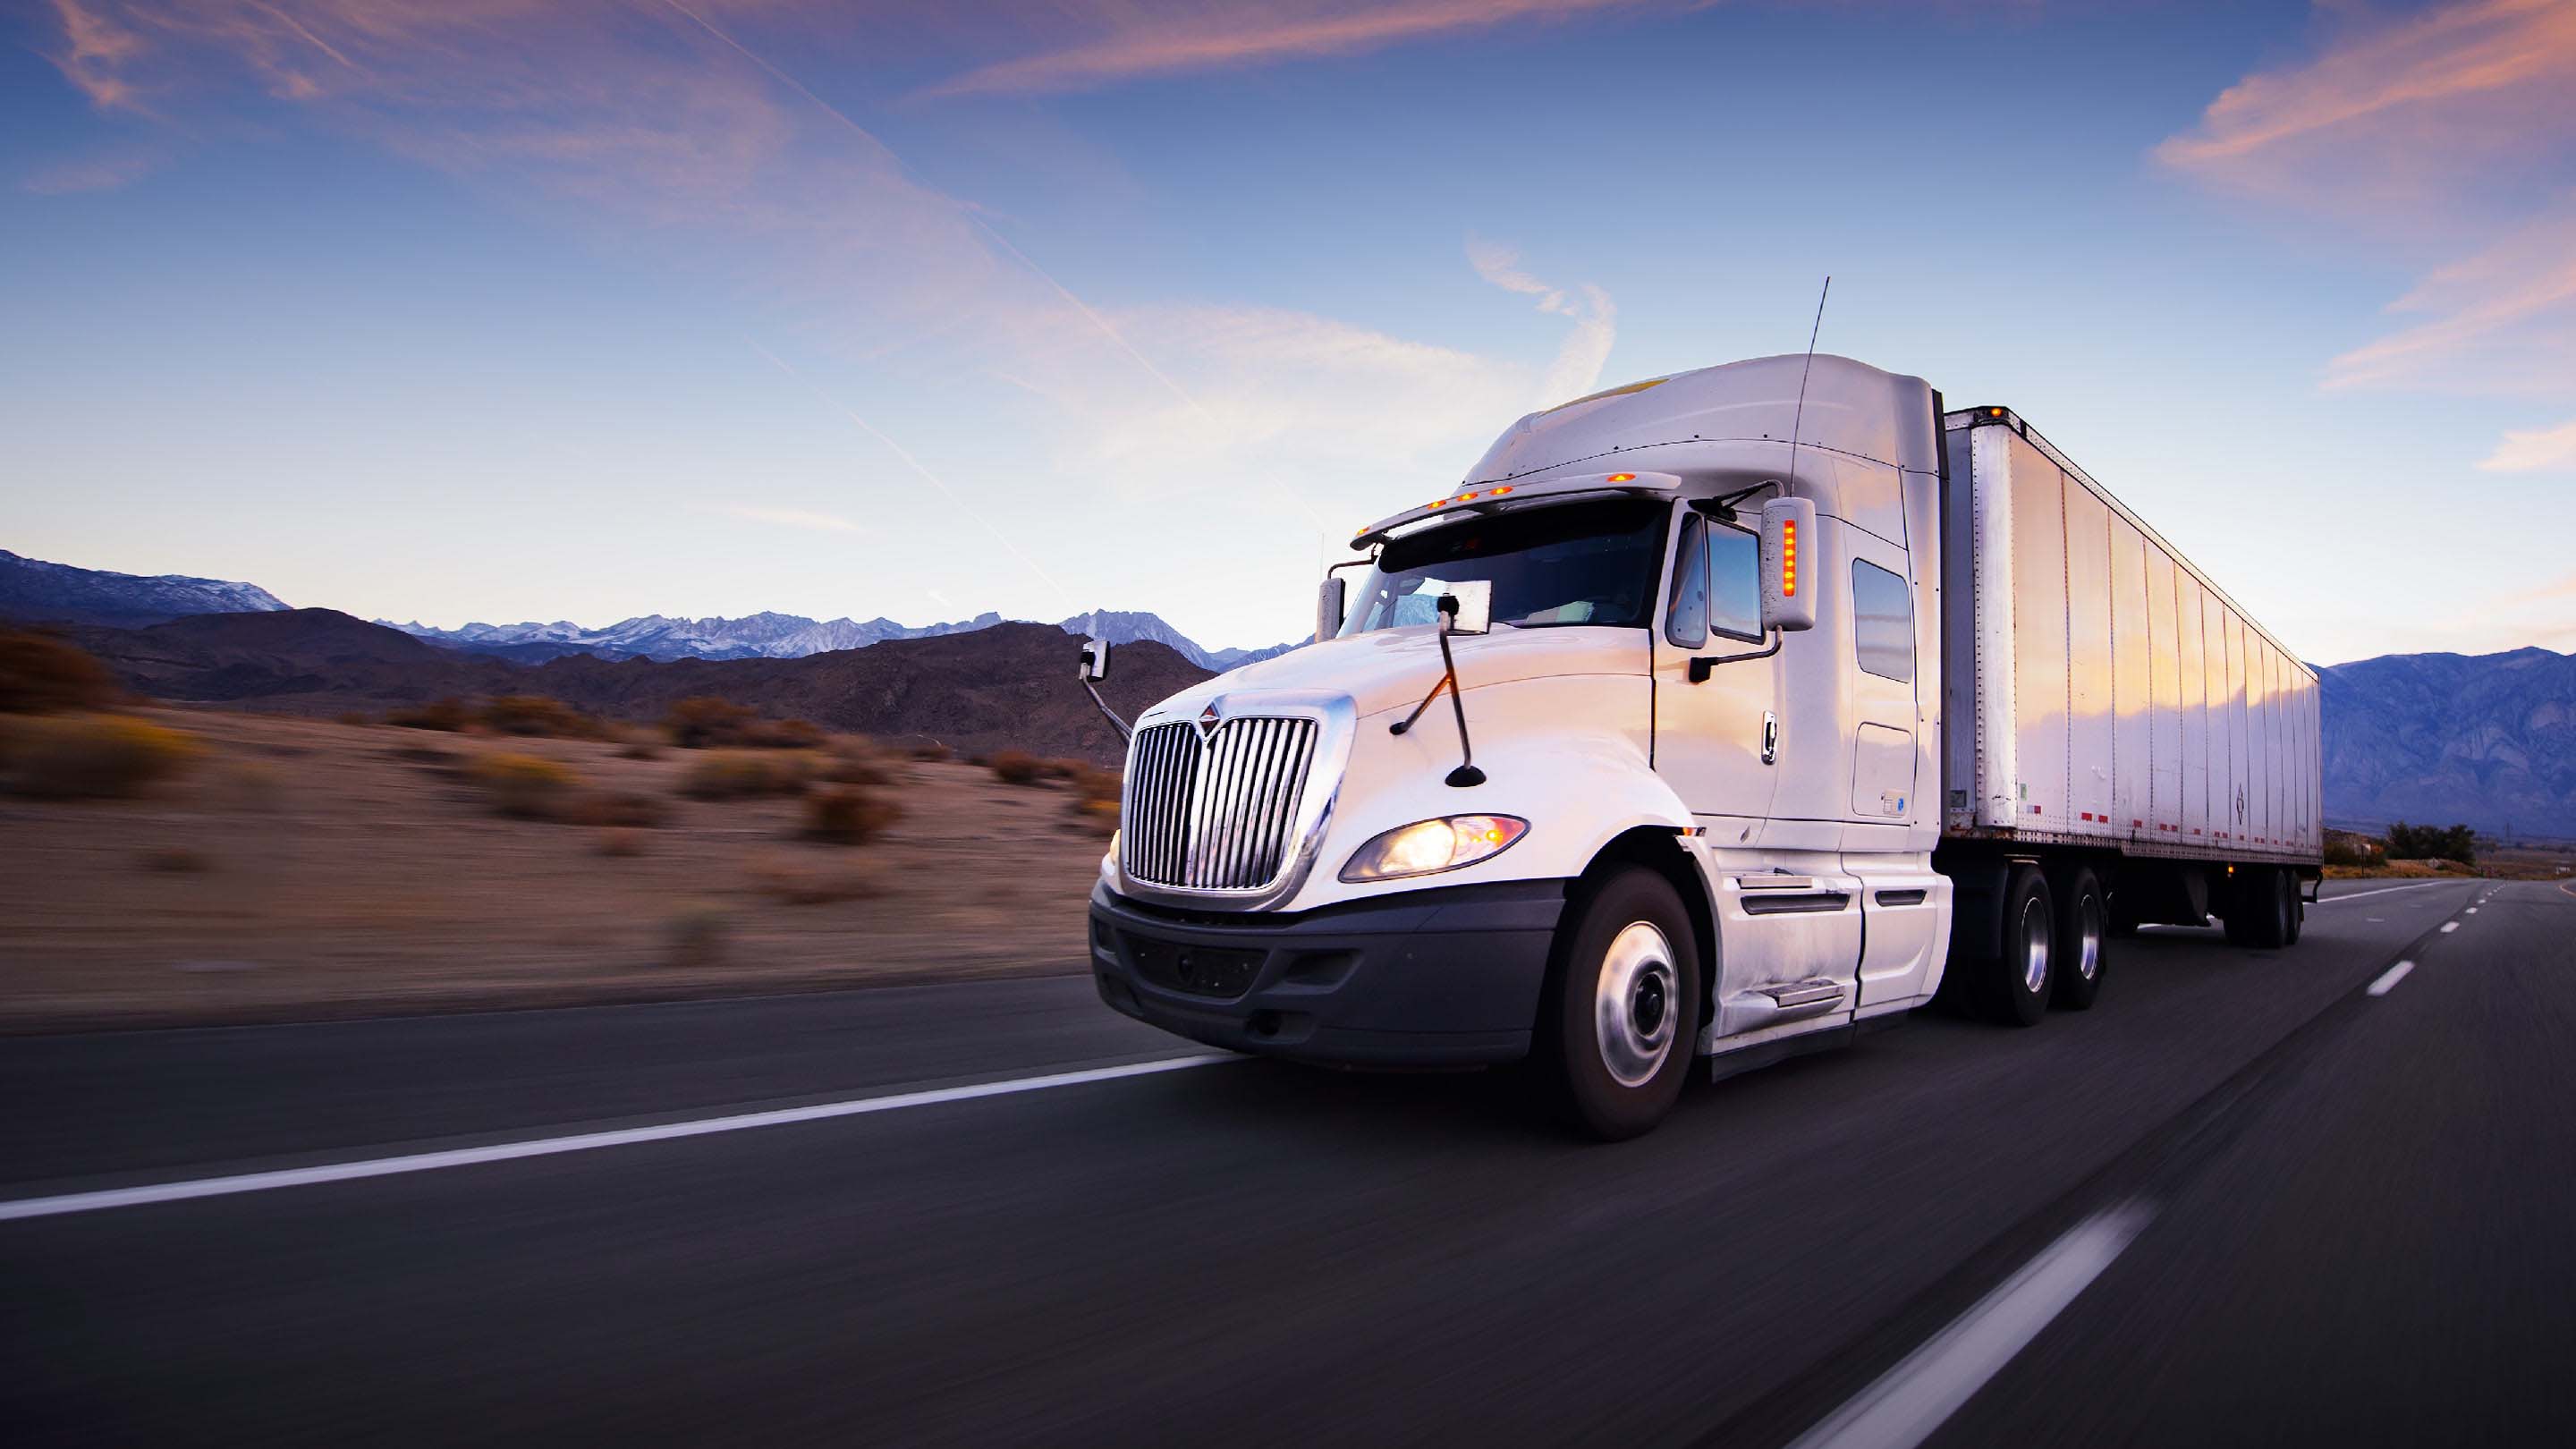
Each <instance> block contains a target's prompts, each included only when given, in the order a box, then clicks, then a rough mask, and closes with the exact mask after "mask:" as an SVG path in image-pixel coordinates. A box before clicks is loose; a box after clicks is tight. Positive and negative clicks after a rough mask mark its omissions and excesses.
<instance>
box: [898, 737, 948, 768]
mask: <svg viewBox="0 0 2576 1449" xmlns="http://www.w3.org/2000/svg"><path fill="white" fill-rule="evenodd" d="M904 754H906V755H907V756H909V757H911V758H912V759H915V760H919V761H921V762H922V763H924V764H930V765H935V764H938V763H939V762H941V761H943V760H945V759H947V758H948V747H947V746H946V745H943V744H941V743H940V742H939V741H937V740H915V741H914V742H912V743H911V744H909V745H906V746H905V747H904Z"/></svg>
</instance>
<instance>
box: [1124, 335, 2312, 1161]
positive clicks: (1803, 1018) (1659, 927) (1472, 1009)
mask: <svg viewBox="0 0 2576 1449" xmlns="http://www.w3.org/2000/svg"><path fill="white" fill-rule="evenodd" d="M1352 546H1353V548H1354V549H1355V550H1358V551H1360V553H1361V554H1362V557H1361V558H1360V559H1359V560H1358V561H1357V562H1355V563H1353V564H1349V565H1344V566H1343V569H1355V570H1359V571H1360V572H1359V576H1358V577H1357V578H1356V580H1353V579H1347V578H1344V577H1342V576H1341V574H1342V570H1336V571H1335V573H1334V574H1333V575H1332V576H1330V577H1328V579H1327V581H1326V582H1325V584H1324V586H1323V589H1322V594H1321V599H1320V602H1319V607H1318V618H1317V629H1316V639H1315V642H1314V643H1313V644H1311V645H1308V646H1306V647H1303V648H1300V649H1297V650H1295V651H1293V652H1291V653H1289V654H1286V655H1283V656H1280V657H1278V658H1275V659H1270V660H1267V661H1264V662H1262V663H1258V664H1253V665H1249V666H1246V667H1244V668H1240V669H1236V670H1233V671H1231V672H1229V673H1226V674H1222V675H1219V676H1217V677H1215V678H1213V679H1209V680H1207V681H1205V682H1204V683H1201V684H1198V685H1195V686H1193V687H1191V688H1189V689H1186V690H1183V691H1182V692H1180V693H1178V694H1175V695H1173V696H1172V697H1170V698H1169V699H1166V700H1164V701H1162V702H1161V703H1159V704H1157V705H1155V706H1154V707H1153V708H1151V709H1149V710H1146V711H1145V712H1144V713H1143V714H1142V715H1141V716H1139V717H1138V718H1137V719H1136V720H1135V722H1134V726H1133V733H1132V738H1131V740H1130V743H1129V747H1128V755H1127V769H1126V784H1125V790H1124V798H1123V800H1122V801H1121V824H1120V829H1119V834H1118V836H1117V838H1116V839H1115V841H1114V842H1113V845H1112V848H1111V850H1110V851H1109V854H1108V855H1107V857H1106V858H1105V859H1103V860H1102V862H1101V871H1100V881H1099V884H1098V886H1097V888H1096V889H1095V890H1094V891H1093V893H1092V897H1091V929H1090V946H1091V961H1092V967H1093V970H1094V973H1095V975H1096V978H1097V982H1098V986H1099V990H1100V994H1101V996H1102V998H1103V999H1104V1000H1105V1001H1106V1002H1107V1003H1108V1004H1109V1005H1110V1006H1112V1007H1114V1008H1116V1009H1117V1010H1119V1011H1122V1012H1125V1013H1126V1014H1128V1015H1130V1016H1133V1017H1136V1018H1138V1019H1140V1020H1143V1021H1147V1022H1151V1023H1153V1024H1154V1025H1157V1026H1160V1027H1163V1028H1166V1029H1168V1030H1170V1031H1173V1032H1177V1033H1179V1034H1180V1035H1183V1036H1186V1037H1190V1038H1194V1039H1196V1040H1198V1041H1201V1042H1206V1043H1210V1044H1213V1045H1216V1046H1220V1047H1226V1048H1231V1049H1234V1050H1238V1051H1244V1052H1253V1053H1262V1054H1269V1055H1275V1056H1283V1057H1292V1058H1298V1059H1302V1060H1309V1061H1319V1062H1327V1063H1336V1064H1385V1065H1432V1064H1442V1065H1456V1064H1473V1063H1504V1062H1513V1061H1519V1060H1522V1059H1524V1058H1532V1059H1535V1061H1534V1065H1535V1066H1536V1067H1537V1069H1538V1070H1539V1071H1540V1072H1542V1073H1543V1074H1544V1075H1545V1077H1546V1079H1547V1080H1548V1081H1550V1082H1551V1083H1552V1084H1553V1085H1554V1086H1555V1087H1556V1088H1557V1089H1558V1091H1559V1092H1560V1094H1561V1097H1562V1100H1563V1101H1564V1102H1565V1104H1566V1105H1567V1106H1568V1107H1569V1108H1570V1109H1571V1112H1572V1114H1573V1115H1574V1117H1575V1119H1576V1120H1577V1121H1578V1122H1579V1123H1580V1124H1581V1125H1582V1126H1583V1127H1585V1128H1587V1129H1588V1130H1589V1131H1591V1132H1593V1133H1595V1134H1598V1135H1600V1136H1604V1137H1620V1136H1627V1135H1631V1134H1634V1133H1637V1132H1640V1131H1643V1130H1645V1129H1646V1128H1648V1127H1651V1126H1652V1125H1653V1124H1654V1123H1655V1122H1656V1121H1658V1120H1659V1119H1660V1118H1661V1117H1662V1116H1663V1115H1664V1114H1665V1113H1666V1112H1667V1111H1669V1110H1670V1108H1671V1106H1672V1104H1673V1102H1674V1101H1675V1099H1676V1098H1677V1096H1678V1095H1679V1093H1680V1090H1681V1086H1682V1082H1683V1079H1684V1076H1685V1075H1686V1074H1687V1073H1688V1072H1690V1071H1691V1070H1692V1068H1693V1064H1694V1062H1695V1061H1697V1060H1701V1059H1705V1060H1707V1061H1708V1062H1709V1063H1710V1064H1711V1070H1712V1071H1713V1072H1714V1073H1716V1074H1719V1075H1724V1074H1727V1073H1731V1072H1734V1071H1738V1070H1741V1069H1743V1068H1745V1067H1747V1066H1752V1065H1757V1064H1760V1063H1762V1062H1767V1061H1770V1060H1774V1059H1777V1058H1779V1057H1781V1056H1784V1055H1788V1054H1791V1053H1794V1052H1801V1051H1806V1050H1810V1049H1813V1048H1816V1047H1820V1046H1825V1045H1830V1044H1835V1043H1839V1042H1843V1041H1848V1040H1850V1039H1851V1038H1853V1037H1855V1036H1857V1035H1859V1034H1861V1033H1863V1032H1866V1031H1869V1030H1871V1029H1873V1028H1877V1027H1880V1026H1886V1025H1893V1024H1896V1023H1898V1022H1901V1021H1902V1020H1903V1019H1904V1017H1905V1015H1906V1013H1908V1012H1910V1011H1913V1010H1914V1009H1915V1008H1917V1007H1920V1006H1923V1005H1925V1004H1927V1003H1929V1002H1930V1001H1931V1000H1932V999H1933V996H1934V994H1935V992H1936V991H1939V990H1942V989H1944V987H1945V985H1946V988H1947V991H1948V993H1949V994H1951V995H1953V996H1955V997H1956V998H1957V999H1958V1000H1960V1001H1961V1002H1962V1003H1964V1004H1966V1005H1967V1006H1969V1007H1971V1008H1972V1009H1973V1010H1974V1011H1976V1012H1977V1013H1979V1014H1981V1015H1983V1016H1986V1017H1988V1018H1990V1019H1993V1020H1995V1021H1998V1022H2002V1023H2007V1024H2017V1025H2021V1026H2029V1025H2032V1024H2034V1023H2036V1022H2038V1021H2039V1020H2040V1019H2041V1017H2042V1016H2043V1015H2044V1013H2045V1012H2046V1011H2047V1009H2048V1008H2050V1007H2051V1006H2055V1007H2060V1008H2065V1009H2069V1010H2082V1009H2084V1008H2087V1007H2089V1006H2091V1005H2092V1004H2093V1003H2094V1001H2095V998H2096V994H2097V993H2098V992H2100V991H2101V989H2102V985H2103V979H2104V975H2105V968H2106V966H2107V964H2108V959H2109V957H2110V955H2111V948H2112V942H2113V940H2114V939H2115V938H2117V937H2119V936H2122V935H2124V934H2126V933H2128V932H2129V931H2131V930H2133V929H2134V928H2135V927H2136V926H2138V925H2140V924H2144V923H2182V924H2190V925H2204V924H2206V923H2207V921H2208V919H2209V918H2210V916H2212V915H2216V916H2218V917H2221V918H2223V920H2224V922H2225V925H2226V929H2227V935H2228V938H2229V939H2230V940H2232V941H2234V942H2236V943H2238V944H2239V945H2242V946H2247V947H2254V948H2264V949H2277V948H2281V947H2285V946H2288V945H2290V944H2291V943H2293V942H2295V941H2296V940H2297V939H2298V936H2299V928H2300V920H2301V912H2302V908H2303V904H2304V900H2305V899H2306V898H2308V896H2309V893H2308V892H2305V891H2303V890H2302V882H2306V881H2313V880H2315V879H2316V878H2317V877H2318V875H2319V866H2320V845H2321V834H2320V821H2319V814H2320V810H2319V807H2320V801H2319V748H2318V734H2317V724H2318V721H2317V685H2316V677H2315V675H2314V674H2313V673H2312V672H2311V671H2310V670H2309V669H2308V668H2307V667H2306V666H2305V665H2303V664H2301V663H2300V662H2299V660H2298V659H2297V657H2296V656H2295V655H2293V654H2292V653H2291V652H2290V651H2289V650H2288V649H2286V648H2284V647H2283V646H2282V645H2281V644H2280V643H2279V641H2277V640H2275V639H2274V638H2272V636H2271V635H2269V634H2268V633H2266V632H2264V630H2263V629H2262V628H2261V626H2259V625H2257V624H2255V623H2254V622H2253V621H2252V620H2251V619H2249V618H2248V617H2246V615H2245V613H2244V611H2243V610H2242V609H2240V608H2238V607H2237V606H2236V605H2235V603H2234V602H2233V601H2232V600H2230V599H2229V598H2228V596H2227V595H2226V593H2225V592H2223V591H2222V590H2221V589H2220V588H2219V587H2218V586H2217V585H2216V584H2215V583H2213V582H2211V581H2210V580H2209V578H2208V577H2207V576H2206V575H2204V574H2202V573H2201V572H2200V570H2199V569H2197V568H2195V567H2193V566H2192V565H2191V564H2190V563H2189V562H2188V561H2187V560H2185V559H2184V558H2183V557H2182V556H2181V555H2180V554H2179V553H2177V552H2176V551H2175V550H2174V549H2173V548H2172V547H2171V546H2170V545H2168V544H2167V543H2166V542H2165V541H2164V540H2163V539H2162V538H2161V537H2159V536H2158V535H2157V533H2156V532H2155V530H2154V529H2152V528H2150V527H2149V526H2148V525H2147V524H2146V523H2144V522H2143V521H2141V520H2140V519H2139V518H2138V517H2137V516H2136V515H2135V514H2133V513H2131V512H2130V511H2129V510H2128V509H2126V508H2125V507H2123V506H2121V504H2120V503H2119V501H2118V500H2116V499H2114V498H2113V497H2112V496H2111V495H2110V494H2109V493H2108V492H2107V491H2106V490H2104V489H2103V488H2102V487H2101V486H2100V485H2099V484H2097V483H2095V482H2094V481H2093V480H2092V479H2091V478H2090V477H2088V476H2087V475H2086V474H2085V473H2084V472H2083V471H2082V470H2081V469H2079V468H2078V467H2076V466H2075V464H2073V463H2072V462H2070V461H2068V459H2067V458H2066V457H2065V455H2063V454H2062V453H2060V452H2058V451H2057V450H2056V449H2055V448H2053V447H2051V446H2050V445H2049V444H2048V443H2047V441H2046V440H2044V439H2043V438H2042V437H2041V436H2040V435H2039V434H2038V433H2037V432H2035V431H2033V430H2032V429H2031V428H2030V427H2029V426H2028V424H2026V423H2024V422H2023V421H2022V419H2021V418H2020V417H2019V416H2017V415H2016V414H2015V413H2014V412H2013V411H2012V410H2010V409H2008V408H2002V407H1979V408H1970V409H1967V410H1964V411H1957V412H1947V413H1945V412H1944V411H1943V407H1942V401H1941V396H1940V394H1939V393H1937V392H1935V391H1934V390H1933V389H1932V388H1931V387H1930V386H1929V385H1928V384H1926V383H1925V382H1924V381H1923V380H1922V379H1920V378H1915V377H1906V376H1901V375H1897V374H1892V373H1887V372H1882V371H1879V370H1878V369H1876V368H1872V367H1869V366H1866V365H1864V364H1861V363H1858V362H1854V361H1851V360H1849V359H1845V358H1839V357H1830V356H1815V357H1813V358H1806V357H1799V356H1786V357H1769V358H1761V359H1757V360H1753V361H1747V362H1738V363H1732V364H1728V365H1725V366H1721V367H1712V368H1706V369H1702V370H1700V371H1695V372H1686V373H1679V374H1676V375H1674V376H1670V377H1663V378H1656V379H1653V380H1650V381H1647V382H1642V383H1637V384H1634V385H1631V386H1628V387H1621V388H1614V389H1611V390H1610V391H1607V392H1602V393H1597V394H1594V395H1593V396H1591V397H1587V398H1582V399H1578V400H1577V401H1574V402H1571V403H1567V404H1565V405H1564V406H1562V407H1558V408H1553V409H1551V410H1549V411H1547V412H1543V413H1537V414H1533V415H1531V416H1529V417H1525V418H1522V419H1521V420H1520V421H1518V422H1516V423H1514V424H1513V425H1512V426H1511V427H1510V428H1509V429H1508V430H1506V431H1505V432H1504V434H1503V435H1502V437H1501V438H1500V439H1499V440H1497V441H1496V442H1495V443H1494V445H1493V447H1492V448H1491V449H1490V450H1489V451H1488V452H1487V453H1486V454H1485V456H1484V458H1483V459H1482V461H1480V462H1478V463H1477V464H1476V466H1475V467H1474V469H1472V470H1471V471H1470V472H1469V473H1468V475H1467V478H1466V481H1465V482H1464V483H1463V484H1461V485H1460V486H1459V487H1458V488H1456V489H1454V490H1452V491H1450V492H1449V493H1447V494H1444V495H1443V496H1441V497H1440V498H1438V499H1435V500H1432V501H1431V502H1428V503H1425V504H1423V505H1421V506H1419V507H1415V508H1409V509H1406V510H1404V511H1403V512H1400V513H1397V514H1395V515H1393V516H1392V517H1389V518H1386V519H1383V520H1381V521H1380V522H1377V523H1374V524H1371V525H1370V526H1368V527H1367V528H1364V529H1362V530H1360V531H1359V533H1358V535H1357V536H1356V537H1355V538H1354V539H1353V540H1352ZM1107 667H1108V650H1107V646H1106V645H1103V644H1098V643H1092V644H1087V645H1086V646H1085V651H1084V663H1083V673H1084V676H1085V678H1086V679H1087V680H1088V679H1098V678H1102V677H1105V675H1106V673H1107ZM1113 718H1114V716H1113ZM1122 727H1123V726H1122Z"/></svg>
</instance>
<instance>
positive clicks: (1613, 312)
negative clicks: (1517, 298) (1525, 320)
mask: <svg viewBox="0 0 2576 1449" xmlns="http://www.w3.org/2000/svg"><path fill="white" fill-rule="evenodd" d="M1467 264H1468V265H1469V266H1471V267H1474V268H1475V269H1476V275H1477V276H1480V277H1482V278H1484V279H1485V280H1486V281H1488V282H1490V283H1492V284H1493V285H1495V286H1497V287H1500V288H1502V289H1503V290H1504V291H1506V292H1513V293H1517V294H1519V295H1521V296H1524V297H1536V298H1538V309H1539V310H1540V311H1542V312H1547V313H1552V314H1554V315H1556V316H1559V317H1569V318H1572V319H1573V321H1574V329H1573V330H1572V331H1571V332H1569V333H1567V334H1566V338H1565V341H1564V343H1563V344H1562V345H1560V346H1559V347H1558V349H1557V354H1556V360H1555V361H1554V362H1552V363H1551V364H1549V366H1548V370H1547V375H1546V377H1545V378H1544V379H1543V380H1542V381H1541V383H1540V384H1539V394H1538V406H1540V407H1553V406H1555V405H1556V404H1558V403H1561V402H1565V401H1567V400H1568V399H1571V398H1577V397H1581V396H1582V395H1584V394H1585V393H1588V392H1590V391H1592V389H1593V386H1594V385H1595V384H1596V383H1598V382H1599V381H1600V380H1601V369H1602V366H1603V365H1604V364H1606V363H1607V362H1609V360H1610V348H1611V345H1612V344H1613V343H1614V342H1616V341H1617V340H1618V336H1619V326H1618V322H1619V309H1618V307H1617V306H1616V305H1615V304H1613V303H1612V302H1611V300H1610V294H1609V293H1607V292H1605V291H1603V290H1601V289H1600V288H1599V287H1596V286H1594V285H1593V284H1591V283H1590V282H1584V283H1581V284H1579V285H1577V286H1575V287H1573V288H1572V289H1570V290H1569V289H1563V288H1558V287H1552V286H1549V285H1548V284H1547V283H1545V282H1542V281H1540V280H1539V279H1538V278H1536V277H1534V276H1531V275H1530V274H1529V273H1528V272H1527V271H1525V270H1523V269H1522V267H1521V258H1520V253H1518V252H1516V251H1514V250H1512V249H1511V248H1510V247H1506V246H1503V245H1501V244H1499V243H1496V242H1491V241H1487V240H1485V239H1483V238H1481V237H1473V236H1471V237H1469V238H1467Z"/></svg>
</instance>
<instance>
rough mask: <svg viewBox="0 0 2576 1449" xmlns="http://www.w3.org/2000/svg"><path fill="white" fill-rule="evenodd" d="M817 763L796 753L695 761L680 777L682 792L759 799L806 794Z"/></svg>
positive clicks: (696, 796) (698, 796) (694, 797)
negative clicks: (814, 763) (814, 764)
mask: <svg viewBox="0 0 2576 1449" xmlns="http://www.w3.org/2000/svg"><path fill="white" fill-rule="evenodd" d="M813 774H814V767H813V765H812V763H811V762H810V761H807V760H805V759H803V758H801V757H799V756H796V755H787V754H767V753H749V752H742V753H732V754H721V755H709V756H707V757H705V758H704V759H700V760H696V761H693V762H691V764H690V765H689V768H688V771H687V773H685V774H683V775H682V776H681V777H680V793H681V794H683V795H686V796H688V797H689V798H690V799H692V800H757V799H761V798H763V797H765V796H775V795H802V794H804V793H805V787H806V785H807V783H808V782H810V781H811V780H812V779H813Z"/></svg>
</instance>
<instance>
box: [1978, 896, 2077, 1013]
mask: <svg viewBox="0 0 2576 1449" xmlns="http://www.w3.org/2000/svg"><path fill="white" fill-rule="evenodd" d="M2003 922H2004V932H2003V954H2002V955H2000V956H1996V957H1994V958H1993V959H1991V960H1986V961H1978V962H1975V963H1973V964H1972V965H1971V966H1970V970H1971V972H1972V973H1973V976H1974V979H1975V983H1976V990H1975V994H1974V996H1973V998H1972V1000H1973V1001H1974V1004H1975V1006H1976V1010H1977V1014H1978V1015H1980V1016H1982V1017H1984V1018H1985V1019H1986V1020H1988V1021H1991V1022H1994V1023H1996V1024H1997V1025H2001V1026H2037V1025H2038V1024H2039V1019H2040V1018H2041V1017H2042V1016H2045V1015H2046V1014H2047V1013H2048V997H2049V991H2050V978H2051V976H2052V975H2053V974H2054V970H2055V964H2054V962H2053V960H2052V959H2051V958H2052V957H2053V956H2054V955H2055V951H2056V942H2057V912H2056V907H2055V905H2054V904H2053V902H2052V901H2051V899H2050V895H2049V890H2048V878H2047V877H2046V876H2044V875H2041V874H2040V873H2039V868H2038V867H2036V866H2029V865H2017V866H2014V867H2013V872H2012V876H2011V878H2010V879H2009V880H2008V881H2006V883H2005V885H2004V914H2003Z"/></svg>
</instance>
